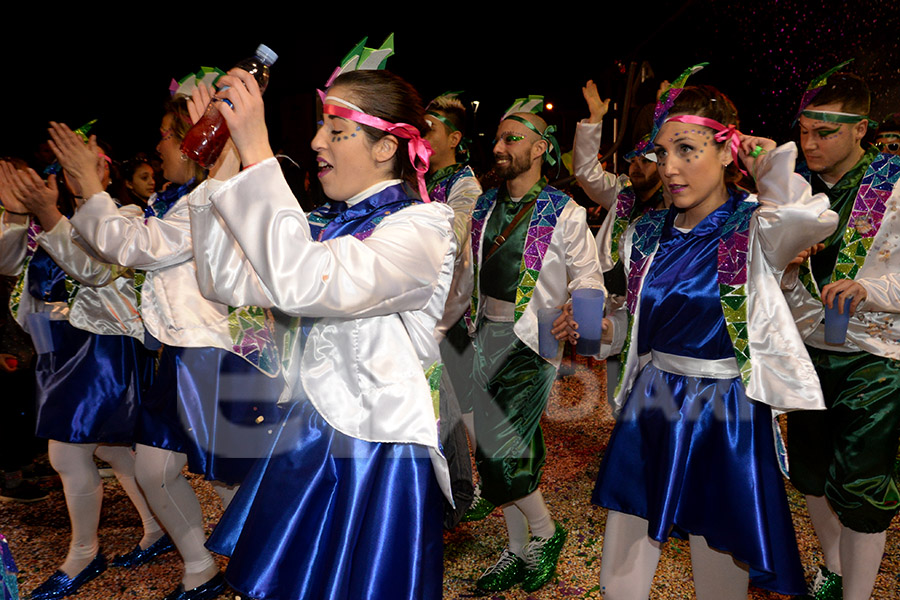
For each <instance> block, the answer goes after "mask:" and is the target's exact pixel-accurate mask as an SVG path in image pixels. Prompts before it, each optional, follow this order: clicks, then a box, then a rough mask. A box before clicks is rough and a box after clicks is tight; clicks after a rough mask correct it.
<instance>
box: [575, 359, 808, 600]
mask: <svg viewBox="0 0 900 600" xmlns="http://www.w3.org/2000/svg"><path fill="white" fill-rule="evenodd" d="M773 437H774V434H773V431H772V414H771V411H770V409H769V407H768V406H765V405H763V404H759V403H756V402H753V401H750V400H748V399H747V398H746V396H745V395H744V387H743V385H742V384H741V382H740V380H739V379H706V378H702V379H701V378H696V377H687V376H683V375H675V374H672V373H666V372H664V371H660V370H659V369H657V368H656V367H654V366H653V365H652V364H649V365H647V366H646V367H645V368H644V369H643V371H642V372H641V374H640V376H639V378H638V380H637V381H636V382H635V385H634V388H633V389H632V391H631V394H630V396H629V398H628V400H627V402H626V404H625V406H624V407H623V409H622V414H621V415H620V416H619V420H618V422H617V423H616V426H615V428H614V429H613V433H612V436H611V437H610V441H609V446H608V447H607V450H606V453H605V455H604V456H603V460H602V462H601V463H600V472H599V474H598V476H597V485H596V487H595V489H594V494H593V498H592V500H593V502H594V503H595V504H598V505H600V506H604V507H606V508H609V509H612V510H616V511H619V512H622V513H626V514H630V515H635V516H638V517H641V518H643V519H646V520H647V521H648V524H649V531H648V535H649V536H650V537H652V538H653V539H655V540H657V541H660V542H663V541H665V540H666V539H667V538H668V536H669V535H674V536H676V537H681V538H686V537H687V535H688V534H690V535H700V536H703V537H704V538H705V539H706V541H707V543H708V544H709V545H710V547H712V548H716V549H718V550H721V551H724V552H728V553H730V554H731V555H732V556H733V557H734V558H735V559H736V560H738V561H740V562H743V563H746V564H747V565H749V567H750V577H751V582H752V583H753V584H754V585H755V586H757V587H761V588H765V589H768V590H772V591H775V592H779V593H782V594H803V593H805V590H806V583H805V581H804V577H803V570H802V567H801V564H800V556H799V553H798V550H797V542H796V538H795V536H794V528H793V524H792V521H791V515H790V511H789V508H788V504H787V496H786V494H785V489H784V481H783V479H782V476H781V472H780V470H779V467H778V462H777V458H776V455H775V446H774V439H773Z"/></svg>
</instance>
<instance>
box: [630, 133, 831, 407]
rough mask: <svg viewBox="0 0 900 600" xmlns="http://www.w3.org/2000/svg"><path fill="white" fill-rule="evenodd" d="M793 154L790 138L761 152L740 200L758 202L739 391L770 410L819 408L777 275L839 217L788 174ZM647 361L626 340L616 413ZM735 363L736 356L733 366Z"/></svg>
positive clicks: (809, 366) (821, 196) (751, 242)
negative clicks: (745, 371)
mask: <svg viewBox="0 0 900 600" xmlns="http://www.w3.org/2000/svg"><path fill="white" fill-rule="evenodd" d="M796 158H797V147H796V145H795V144H794V143H793V142H789V143H787V144H784V145H782V146H779V147H778V148H776V149H775V150H773V151H772V152H770V153H769V154H767V155H765V156H764V157H762V158H761V159H760V160H759V163H758V171H757V173H758V175H757V179H756V181H757V186H758V188H759V194H758V196H753V195H751V196H749V197H748V198H747V200H746V201H751V202H752V201H758V202H759V203H760V207H759V208H758V209H757V210H756V211H755V212H754V213H753V217H752V220H751V222H750V231H749V238H750V239H749V252H748V256H747V303H748V306H747V330H748V340H749V343H750V360H751V364H752V371H751V374H750V383H749V385H748V386H747V389H746V394H747V397H749V398H752V399H754V400H758V401H759V402H762V403H764V404H768V405H769V406H771V407H772V408H773V409H775V411H776V412H780V411H788V410H797V409H802V410H816V409H824V408H825V403H824V399H823V397H822V389H821V386H820V384H819V378H818V377H817V375H816V371H815V368H814V367H813V366H812V363H811V362H810V360H809V354H808V353H807V352H806V347H805V346H804V343H803V338H802V337H801V336H800V332H799V331H798V330H797V327H796V326H795V325H794V319H793V316H792V314H791V310H790V308H789V307H788V304H787V302H786V301H785V298H784V295H783V294H782V292H781V276H782V274H783V272H784V269H785V268H786V267H787V265H788V263H789V262H790V261H791V260H793V259H794V258H795V257H796V256H797V255H798V254H799V253H800V251H801V250H805V249H806V248H809V247H810V246H811V245H813V244H814V243H816V242H818V241H819V240H822V239H824V238H825V237H827V236H828V235H829V234H831V233H832V232H833V231H834V229H835V227H836V225H837V221H838V215H837V214H836V213H835V212H833V211H831V210H829V209H828V207H829V202H828V198H827V197H826V196H825V195H824V194H817V195H815V196H814V195H812V192H811V190H810V187H809V184H808V183H807V182H806V181H805V180H804V179H803V178H802V177H801V176H800V175H797V174H796V173H794V162H795V161H796ZM633 233H634V225H632V226H631V227H629V229H628V230H627V232H626V234H625V236H624V237H623V242H624V244H623V250H622V253H621V256H622V259H623V260H624V261H625V268H626V273H627V272H628V268H629V264H630V262H631V261H630V259H631V246H632V237H633ZM651 261H652V257H651ZM639 323H640V302H639V303H638V309H637V311H636V313H635V315H634V325H633V328H632V331H631V339H632V340H637V339H638V331H637V329H638V324H639ZM642 358H644V360H641V359H642ZM675 358H676V359H677V357H675ZM646 362H647V360H646V357H640V356H639V355H638V352H637V343H633V344H631V346H630V347H629V349H628V356H627V358H626V361H625V366H624V368H623V369H622V374H621V375H620V377H621V379H622V381H623V383H622V386H621V388H620V390H619V393H618V394H617V395H616V398H615V404H616V408H615V410H616V412H618V410H620V409H621V407H622V406H623V405H624V403H625V400H626V399H627V398H628V394H629V392H630V391H631V387H632V385H633V384H634V381H635V379H636V378H637V375H638V373H639V371H640V369H641V367H642V366H643V364H645V363H646ZM710 362H712V361H710ZM715 362H718V361H715ZM736 365H737V363H736V362H735V366H734V369H735V371H736V369H737V366H736Z"/></svg>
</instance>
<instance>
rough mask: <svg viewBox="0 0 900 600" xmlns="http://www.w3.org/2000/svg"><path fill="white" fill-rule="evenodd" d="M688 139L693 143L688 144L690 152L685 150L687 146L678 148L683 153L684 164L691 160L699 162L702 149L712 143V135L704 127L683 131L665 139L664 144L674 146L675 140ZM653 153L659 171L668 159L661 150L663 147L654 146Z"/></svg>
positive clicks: (665, 152)
mask: <svg viewBox="0 0 900 600" xmlns="http://www.w3.org/2000/svg"><path fill="white" fill-rule="evenodd" d="M688 139H690V140H692V141H694V142H695V143H693V144H690V150H688V149H687V145H682V146H681V147H680V148H681V151H682V153H683V154H682V158H683V159H684V160H685V161H686V162H688V163H690V162H691V160H694V161H697V160H700V155H701V154H703V153H704V148H706V147H707V146H708V145H709V143H710V142H712V141H713V135H712V133H711V132H710V130H709V129H708V128H706V127H698V128H695V129H683V130H681V131H679V132H677V133H675V134H674V135H672V136H670V137H669V138H667V139H666V142H668V144H669V145H672V146H674V145H675V142H676V140H688ZM701 144H702V145H701ZM654 152H655V153H656V158H657V166H658V167H659V168H660V169H663V168H665V166H666V159H667V157H668V154H667V151H666V150H665V149H664V148H663V146H661V145H659V144H657V145H656V146H654Z"/></svg>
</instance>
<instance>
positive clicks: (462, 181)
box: [435, 167, 481, 341]
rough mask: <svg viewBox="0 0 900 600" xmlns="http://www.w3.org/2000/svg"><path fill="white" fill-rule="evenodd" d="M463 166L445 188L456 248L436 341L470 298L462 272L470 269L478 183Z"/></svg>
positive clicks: (467, 280)
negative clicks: (462, 172)
mask: <svg viewBox="0 0 900 600" xmlns="http://www.w3.org/2000/svg"><path fill="white" fill-rule="evenodd" d="M466 169H467V174H466V175H464V176H462V177H460V178H459V179H458V180H457V181H456V182H455V183H454V185H453V187H451V188H450V189H449V190H448V191H447V206H449V207H450V208H452V209H453V233H454V234H456V244H457V251H456V265H455V266H454V270H453V282H452V284H451V285H450V292H449V293H448V294H447V302H446V304H445V305H444V315H443V316H442V317H441V320H440V321H438V324H437V328H436V329H435V337H436V338H437V339H438V341H440V340H441V339H443V337H444V336H445V335H446V333H447V330H448V329H450V328H451V327H453V326H454V325H456V323H457V322H458V321H459V320H460V319H461V318H462V316H463V315H464V314H465V312H466V309H467V308H469V303H470V302H471V299H472V278H471V277H467V276H466V275H465V273H466V272H467V271H469V270H470V269H471V268H472V236H471V232H472V209H473V208H475V201H476V200H478V196H480V195H481V184H479V183H478V179H476V178H475V174H474V173H473V172H472V170H471V169H470V168H469V167H466Z"/></svg>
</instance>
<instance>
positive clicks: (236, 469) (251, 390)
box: [135, 346, 284, 485]
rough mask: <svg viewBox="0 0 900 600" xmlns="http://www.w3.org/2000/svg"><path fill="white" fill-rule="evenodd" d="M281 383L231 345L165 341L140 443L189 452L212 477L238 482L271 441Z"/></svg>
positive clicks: (196, 468)
mask: <svg viewBox="0 0 900 600" xmlns="http://www.w3.org/2000/svg"><path fill="white" fill-rule="evenodd" d="M283 388H284V381H283V379H282V378H281V377H268V376H267V375H265V374H264V373H262V372H260V371H259V370H258V369H257V368H256V367H254V366H253V365H251V364H250V363H248V362H247V361H246V360H244V359H243V358H241V357H239V356H237V355H235V354H232V353H231V352H228V351H226V350H221V349H219V348H176V347H171V346H165V347H164V348H163V351H162V355H161V357H160V363H159V372H158V374H157V377H156V379H155V381H154V383H153V386H152V387H151V389H150V391H149V392H148V393H147V394H146V397H145V399H144V402H143V403H142V405H141V414H140V421H139V424H138V431H137V434H136V437H135V441H136V442H137V443H139V444H144V445H147V446H155V447H157V448H165V449H167V450H172V451H175V452H182V453H184V454H186V455H187V457H188V468H189V469H190V471H191V472H192V473H197V474H201V475H203V476H204V477H206V479H208V480H211V481H221V482H223V483H226V484H228V485H234V484H237V483H241V482H242V481H243V480H244V477H246V475H247V473H248V472H249V471H250V469H251V468H252V467H253V464H254V463H255V462H256V460H257V459H258V458H260V457H264V456H267V455H268V452H269V449H270V448H271V446H272V444H273V443H274V440H275V437H276V434H277V430H278V423H279V422H280V420H281V413H282V410H281V408H280V407H279V406H278V404H277V401H278V396H279V394H280V393H281V391H282V389H283Z"/></svg>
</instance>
